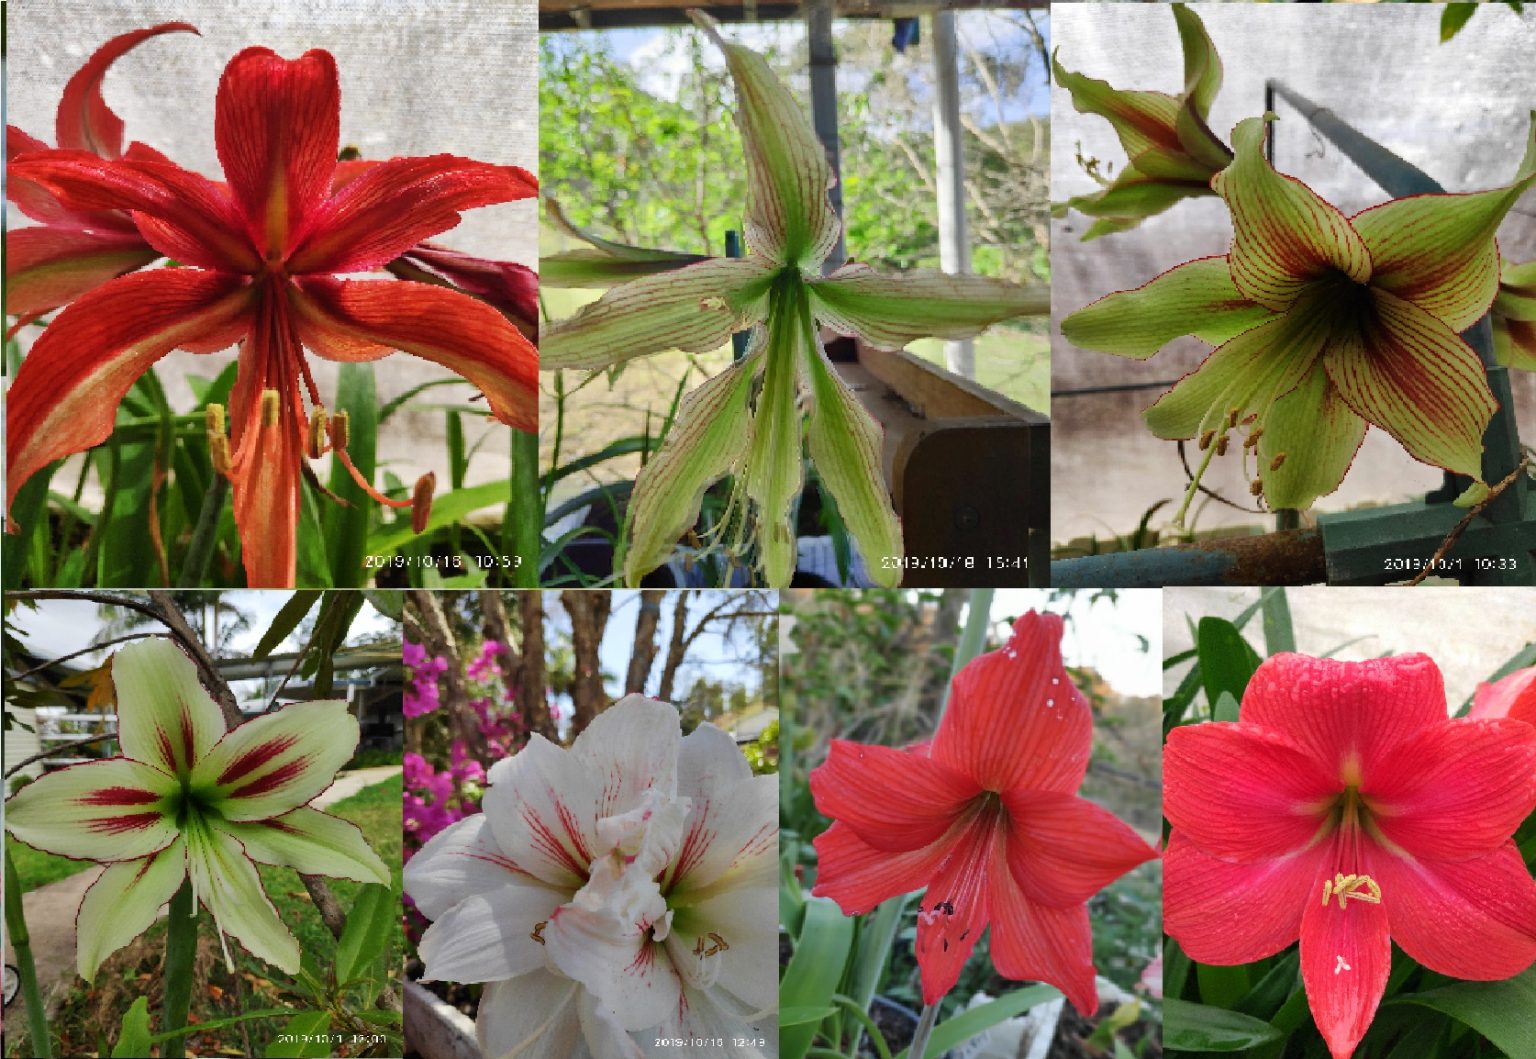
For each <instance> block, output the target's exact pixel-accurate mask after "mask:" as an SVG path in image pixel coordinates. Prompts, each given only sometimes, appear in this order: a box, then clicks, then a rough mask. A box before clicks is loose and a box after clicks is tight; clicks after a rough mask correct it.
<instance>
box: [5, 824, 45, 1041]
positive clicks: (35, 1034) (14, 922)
mask: <svg viewBox="0 0 1536 1059" xmlns="http://www.w3.org/2000/svg"><path fill="white" fill-rule="evenodd" d="M5 931H6V933H7V934H9V935H10V936H11V947H12V948H13V949H15V950H16V967H17V973H18V976H19V977H20V979H21V995H22V997H23V999H24V1000H25V1001H26V1006H27V1036H28V1037H30V1038H31V1040H30V1041H29V1042H28V1043H29V1044H31V1045H32V1054H33V1055H34V1056H37V1059H53V1042H52V1040H51V1039H50V1038H49V1036H48V1009H47V1008H45V1007H44V1006H43V994H42V991H41V990H40V989H38V987H37V966H36V965H35V964H34V963H33V962H32V936H31V935H30V934H28V933H27V918H26V916H25V914H23V912H22V908H21V878H20V876H18V875H17V874H16V865H15V864H14V863H13V862H12V861H11V851H10V850H9V849H7V850H6V851H5Z"/></svg>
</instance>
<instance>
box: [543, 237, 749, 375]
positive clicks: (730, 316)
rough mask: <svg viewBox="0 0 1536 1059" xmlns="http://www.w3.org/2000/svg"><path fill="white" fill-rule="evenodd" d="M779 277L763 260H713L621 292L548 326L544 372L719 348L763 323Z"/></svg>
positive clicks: (638, 282) (628, 285)
mask: <svg viewBox="0 0 1536 1059" xmlns="http://www.w3.org/2000/svg"><path fill="white" fill-rule="evenodd" d="M773 275H774V271H773V266H772V265H770V264H768V263H766V262H764V261H763V260H762V259H760V258H756V257H741V258H711V259H709V260H707V261H701V262H699V263H698V264H697V265H689V266H688V267H687V268H680V269H675V270H672V271H669V272H663V273H661V274H659V275H655V276H646V277H645V278H644V279H637V280H635V281H633V282H631V283H626V284H624V285H623V286H622V287H615V288H614V289H613V290H611V291H609V292H608V293H607V294H604V295H603V296H602V297H601V298H599V299H598V300H597V301H595V302H593V303H591V304H590V305H584V306H582V307H581V310H580V311H579V312H577V313H576V315H575V316H572V317H570V318H569V319H565V320H556V321H555V322H554V323H552V324H548V325H546V326H545V327H544V329H543V330H542V331H541V333H540V335H539V352H540V354H541V356H542V361H541V367H543V369H544V370H545V371H553V370H557V369H560V368H607V367H611V366H613V365H615V364H622V363H624V362H625V361H627V360H633V359H634V358H635V357H643V356H645V355H646V354H649V353H659V352H661V351H662V350H665V349H681V350H683V351H684V352H687V353H704V352H708V351H709V350H712V349H718V348H719V347H720V346H722V345H724V344H725V341H726V339H728V338H730V337H731V335H732V334H734V333H735V332H737V331H742V330H745V329H746V328H748V327H750V326H751V325H752V324H755V323H757V322H758V321H760V320H762V319H763V316H764V314H765V313H766V311H767V308H768V287H769V285H770V284H771V283H772V281H773Z"/></svg>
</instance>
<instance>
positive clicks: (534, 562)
mask: <svg viewBox="0 0 1536 1059" xmlns="http://www.w3.org/2000/svg"><path fill="white" fill-rule="evenodd" d="M543 522H544V502H543V493H542V492H541V491H540V488H539V436H538V435H537V434H532V433H528V432H527V431H522V430H514V431H512V496H511V498H510V499H509V500H508V501H507V514H506V519H505V525H504V527H503V529H502V534H503V545H502V548H503V550H504V551H505V552H506V553H507V554H508V555H510V556H513V557H515V559H516V560H517V566H516V567H514V568H513V570H512V587H514V588H538V587H539V537H540V532H541V530H542V529H543Z"/></svg>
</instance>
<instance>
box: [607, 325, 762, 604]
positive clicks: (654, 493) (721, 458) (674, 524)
mask: <svg viewBox="0 0 1536 1059" xmlns="http://www.w3.org/2000/svg"><path fill="white" fill-rule="evenodd" d="M762 334H763V331H762V329H761V328H758V329H757V330H756V332H755V333H754V336H753V339H754V343H755V344H756V345H757V346H758V349H755V350H754V351H753V352H751V353H749V354H748V355H747V356H745V357H743V358H742V359H741V360H739V361H737V362H736V363H735V364H732V365H731V366H730V367H729V368H726V369H725V370H724V371H722V372H720V374H718V375H716V376H715V377H714V378H712V379H710V380H709V381H707V382H705V383H704V384H703V385H702V386H700V387H698V388H697V389H695V390H694V391H693V392H692V393H690V394H688V396H686V397H684V398H683V402H682V405H681V407H679V408H678V411H677V418H676V419H675V420H674V421H673V423H672V429H671V430H670V431H669V432H668V433H667V438H666V441H665V442H663V443H662V446H661V451H660V452H658V453H657V454H656V455H655V456H653V457H652V458H651V460H650V462H648V463H647V464H646V465H645V466H644V467H643V468H641V471H640V476H639V477H638V478H636V479H635V492H634V496H633V499H632V500H631V501H630V508H629V510H630V527H631V530H630V532H631V537H630V542H629V548H628V550H627V551H626V553H625V555H624V579H625V581H626V582H627V583H628V584H630V585H637V584H639V582H640V579H641V578H642V577H644V576H645V575H646V574H648V573H650V572H651V571H652V570H654V569H656V567H658V566H660V565H661V564H662V563H664V562H666V561H667V558H668V557H669V556H671V554H672V551H673V549H674V548H676V547H677V539H678V538H679V537H680V536H682V535H683V533H684V531H686V530H687V529H688V527H690V526H692V525H693V524H694V522H695V521H697V519H698V517H699V505H700V503H701V502H702V501H703V499H704V491H705V490H706V489H708V488H709V487H710V485H711V484H712V483H714V482H715V481H716V480H717V479H719V478H720V477H722V476H723V475H726V474H729V473H730V472H731V471H732V470H734V469H735V468H737V467H739V466H740V465H741V462H742V457H743V456H744V455H745V454H746V451H747V431H748V426H747V398H748V396H749V395H750V394H751V391H752V380H753V379H754V378H755V377H756V375H757V373H758V372H759V371H760V370H761V369H762V366H763V364H762V361H763V358H762V354H761V339H762Z"/></svg>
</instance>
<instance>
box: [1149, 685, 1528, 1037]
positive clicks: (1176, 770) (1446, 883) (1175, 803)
mask: <svg viewBox="0 0 1536 1059" xmlns="http://www.w3.org/2000/svg"><path fill="white" fill-rule="evenodd" d="M1447 712H1448V711H1447V709H1446V701H1445V687H1444V685H1443V683H1442V682H1441V679H1440V670H1439V669H1437V668H1436V667H1435V664H1434V662H1432V661H1430V660H1429V659H1428V658H1426V657H1425V656H1424V655H1404V656H1402V657H1398V658H1383V659H1376V660H1373V661H1369V662H1334V661H1328V660H1326V659H1321V658H1308V657H1306V656H1303V655H1293V654H1280V655H1275V656H1274V657H1272V658H1270V659H1269V660H1268V661H1266V662H1265V663H1264V664H1263V665H1261V666H1260V667H1259V669H1258V671H1257V672H1256V673H1254V675H1253V679H1252V680H1251V681H1250V682H1249V684H1248V690H1247V691H1246V692H1245V693H1244V695H1243V702H1242V710H1241V713H1240V715H1239V720H1238V721H1237V722H1236V723H1231V724H1200V725H1192V726H1189V727H1184V728H1176V729H1174V731H1173V732H1172V734H1170V735H1169V737H1168V745H1167V747H1166V749H1165V751H1164V757H1163V783H1164V797H1163V811H1164V813H1165V814H1166V815H1167V817H1168V821H1169V823H1171V824H1172V825H1173V834H1172V836H1171V838H1170V839H1169V843H1168V850H1167V852H1166V854H1165V855H1164V859H1165V861H1166V867H1165V869H1164V895H1163V915H1164V920H1165V926H1166V929H1167V931H1168V933H1169V934H1170V935H1172V936H1173V937H1174V938H1175V939H1176V940H1177V941H1178V942H1179V944H1180V945H1182V946H1183V947H1184V951H1185V952H1186V953H1188V954H1189V956H1190V958H1191V959H1194V960H1197V961H1199V962H1201V963H1208V964H1241V963H1249V962H1252V961H1254V960H1259V959H1263V958H1264V957H1266V956H1270V955H1273V954H1274V953H1277V952H1279V951H1280V950H1281V949H1284V948H1285V947H1286V946H1288V945H1290V944H1291V942H1293V941H1295V940H1296V939H1297V938H1298V937H1300V939H1301V974H1302V981H1303V983H1304V984H1305V987H1306V991H1307V1002H1308V1003H1309V1004H1310V1005H1311V1008H1312V1016H1313V1018H1314V1019H1315V1020H1316V1022H1317V1027H1318V1029H1319V1030H1320V1031H1321V1032H1322V1035H1323V1039H1324V1040H1326V1041H1327V1042H1328V1047H1329V1049H1330V1051H1331V1052H1332V1053H1333V1056H1334V1059H1346V1057H1348V1056H1349V1055H1351V1054H1352V1053H1353V1051H1354V1049H1355V1045H1356V1044H1358V1043H1359V1041H1360V1038H1361V1037H1362V1036H1364V1035H1365V1031H1366V1029H1367V1028H1368V1027H1369V1026H1370V1023H1371V1018H1372V1017H1373V1015H1374V1014H1375V1012H1376V1005H1377V1004H1378V1003H1379V1002H1380V1000H1381V996H1382V993H1383V991H1384V990H1385V988H1386V984H1387V971H1388V968H1389V967H1390V965H1391V961H1392V946H1391V942H1392V941H1396V942H1397V943H1398V945H1400V946H1401V947H1402V949H1403V951H1404V952H1406V953H1407V954H1408V955H1409V956H1411V957H1413V958H1414V959H1415V960H1417V961H1418V962H1419V963H1421V964H1423V965H1424V966H1425V967H1428V968H1429V969H1430V970H1433V971H1438V972H1439V973H1441V974H1446V975H1451V976H1453V977H1456V978H1468V979H1475V980H1483V981H1487V980H1494V979H1500V978H1508V977H1510V976H1511V975H1515V974H1518V973H1519V972H1521V971H1523V970H1524V969H1525V968H1526V967H1528V966H1530V965H1531V963H1532V962H1533V961H1536V882H1533V881H1532V880H1531V877H1530V874H1529V873H1528V872H1527V871H1526V869H1525V864H1524V863H1523V862H1522V860H1521V859H1520V854H1519V852H1518V851H1517V850H1516V848H1515V844H1514V843H1513V842H1512V841H1510V836H1511V835H1513V834H1514V831H1515V828H1516V827H1518V826H1519V825H1520V822H1521V821H1522V820H1524V819H1525V817H1526V816H1527V815H1529V813H1530V812H1531V809H1532V808H1533V807H1536V728H1532V727H1531V726H1530V725H1528V724H1525V723H1523V722H1520V721H1510V720H1450V719H1449V718H1448V716H1447Z"/></svg>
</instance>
